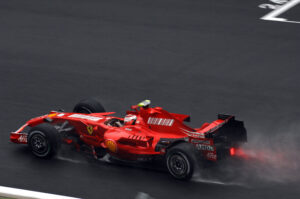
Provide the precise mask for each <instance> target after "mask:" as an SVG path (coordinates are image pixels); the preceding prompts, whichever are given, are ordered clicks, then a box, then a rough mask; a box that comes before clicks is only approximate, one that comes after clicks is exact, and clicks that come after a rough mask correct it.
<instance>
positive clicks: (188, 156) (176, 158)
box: [166, 142, 196, 180]
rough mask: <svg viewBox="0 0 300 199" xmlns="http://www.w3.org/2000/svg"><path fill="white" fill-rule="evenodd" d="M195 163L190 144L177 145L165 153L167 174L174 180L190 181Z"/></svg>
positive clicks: (193, 150)
mask: <svg viewBox="0 0 300 199" xmlns="http://www.w3.org/2000/svg"><path fill="white" fill-rule="evenodd" d="M195 163H196V157H195V149H194V146H193V145H192V144H190V143H186V142H183V143H179V144H177V145H175V146H173V147H171V148H170V149H169V150H168V151H167V154H166V165H167V168H168V171H169V173H170V174H171V175H172V176H173V177H175V178H176V179H179V180H189V179H191V178H192V176H193V173H194V168H195Z"/></svg>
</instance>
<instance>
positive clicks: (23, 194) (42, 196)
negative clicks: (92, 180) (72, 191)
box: [0, 186, 79, 199]
mask: <svg viewBox="0 0 300 199" xmlns="http://www.w3.org/2000/svg"><path fill="white" fill-rule="evenodd" d="M1 196H2V197H8V198H14V199H79V198H73V197H68V196H60V195H55V194H48V193H42V192H36V191H28V190H24V189H16V188H10V187H2V186H0V198H1Z"/></svg>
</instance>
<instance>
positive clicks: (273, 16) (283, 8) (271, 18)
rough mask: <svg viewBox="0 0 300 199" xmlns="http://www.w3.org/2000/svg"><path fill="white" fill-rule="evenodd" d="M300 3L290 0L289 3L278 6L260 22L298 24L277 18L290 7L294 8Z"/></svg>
mask: <svg viewBox="0 0 300 199" xmlns="http://www.w3.org/2000/svg"><path fill="white" fill-rule="evenodd" d="M299 3H300V0H291V1H290V2H288V3H286V4H284V5H282V6H280V7H279V8H277V9H276V10H274V11H272V12H270V13H268V14H267V15H265V16H263V17H262V18H260V19H262V20H269V21H279V22H290V23H300V22H299V21H289V20H287V19H284V18H277V16H279V15H281V14H282V13H284V12H286V11H287V10H289V9H291V8H292V7H294V6H296V5H297V4H299Z"/></svg>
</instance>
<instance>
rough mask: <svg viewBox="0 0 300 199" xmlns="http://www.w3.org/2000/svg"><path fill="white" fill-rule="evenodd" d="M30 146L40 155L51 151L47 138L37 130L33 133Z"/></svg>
mask: <svg viewBox="0 0 300 199" xmlns="http://www.w3.org/2000/svg"><path fill="white" fill-rule="evenodd" d="M30 146H31V149H32V151H33V152H34V153H36V154H38V155H44V154H46V153H47V152H48V151H49V144H48V142H47V139H46V137H45V136H44V135H43V134H42V133H41V132H36V133H34V134H33V135H32V137H31V140H30Z"/></svg>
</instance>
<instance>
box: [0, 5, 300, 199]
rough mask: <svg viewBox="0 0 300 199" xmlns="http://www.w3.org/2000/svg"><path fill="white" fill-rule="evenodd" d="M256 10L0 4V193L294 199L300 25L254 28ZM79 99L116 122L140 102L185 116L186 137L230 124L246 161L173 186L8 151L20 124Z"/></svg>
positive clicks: (157, 175)
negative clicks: (189, 129) (236, 122)
mask: <svg viewBox="0 0 300 199" xmlns="http://www.w3.org/2000/svg"><path fill="white" fill-rule="evenodd" d="M261 3H266V1H262V0H255V1H253V0H248V1H246V0H245V1H240V0H226V1H220V0H219V1H217V0H207V1H203V0H202V1H200V0H51V1H50V0H49V1H41V0H27V1H17V0H9V1H0V28H1V30H0V77H1V79H0V93H1V99H0V100H1V101H0V103H1V112H0V126H1V138H0V159H1V164H0V185H2V186H11V187H17V188H25V189H30V190H36V191H43V192H51V193H56V194H63V195H70V196H77V197H82V198H87V199H93V198H134V197H135V195H136V194H137V193H138V192H146V193H149V194H150V195H151V196H153V197H155V198H200V197H206V198H271V197H272V198H299V194H300V192H299V182H300V176H299V173H298V171H299V165H300V164H299V163H300V161H299V157H298V156H299V155H298V152H299V141H300V138H299V133H300V132H299V126H300V125H299V116H300V112H299V105H300V99H299V97H300V94H299V87H300V86H299V85H300V78H299V71H300V70H299V63H300V58H299V50H300V47H299V39H300V25H299V24H289V23H279V22H271V21H262V20H259V18H260V17H262V16H263V15H265V14H266V13H267V12H269V11H268V10H263V9H260V8H258V5H259V4H261ZM297 9H298V8H297ZM291 12H292V10H291ZM286 14H287V13H286ZM292 14H293V16H295V17H298V19H300V16H299V15H297V16H296V14H295V12H293V13H292ZM298 14H299V13H298ZM290 20H292V19H290ZM295 20H296V18H295ZM88 96H97V97H99V98H101V99H102V102H103V104H104V105H105V107H106V109H107V110H108V111H116V112H118V113H120V114H119V115H124V113H125V110H127V109H128V108H129V106H130V105H133V104H136V103H137V102H139V101H141V100H144V99H151V100H152V102H153V104H154V105H158V106H162V107H164V108H166V109H167V110H169V111H173V112H177V113H184V114H191V115H192V123H191V126H193V127H199V126H200V125H201V124H202V123H203V122H206V121H208V122H209V121H212V120H214V119H215V118H216V114H217V113H219V112H220V113H229V114H234V115H236V116H237V118H238V119H240V120H244V121H245V124H246V127H247V130H248V137H249V144H248V145H247V146H246V148H247V149H248V150H250V153H251V154H252V156H253V157H255V158H256V159H257V161H254V162H251V161H249V163H248V164H246V165H243V166H240V167H239V166H233V165H229V166H228V165H227V166H226V167H224V168H226V169H224V171H222V172H224V173H222V172H221V176H219V175H214V172H213V171H210V172H208V173H209V174H207V175H205V176H202V177H201V176H200V177H199V176H198V177H195V179H194V180H193V181H192V182H178V181H176V180H174V179H173V178H172V177H170V176H168V174H166V173H163V172H158V171H153V170H145V169H138V168H131V167H122V166H116V165H111V164H107V163H101V162H99V163H90V162H89V161H82V160H74V161H71V160H70V159H71V158H68V159H66V158H65V159H63V158H58V159H55V160H52V161H45V160H39V159H36V158H34V157H32V156H31V155H30V154H28V152H27V151H26V150H24V148H23V147H19V146H16V145H13V144H10V143H9V133H10V132H11V131H13V130H16V129H17V128H18V127H19V126H20V125H22V124H23V123H24V122H25V121H26V120H28V119H30V118H32V117H34V116H37V115H41V114H44V113H47V112H48V111H49V110H52V109H58V108H64V109H66V110H71V109H72V107H73V105H74V104H75V103H76V102H77V101H79V100H80V99H82V98H85V97H88ZM66 160H70V161H66Z"/></svg>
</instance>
